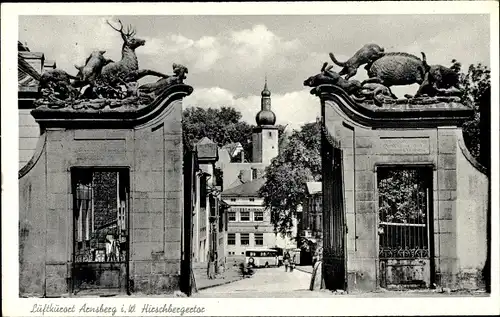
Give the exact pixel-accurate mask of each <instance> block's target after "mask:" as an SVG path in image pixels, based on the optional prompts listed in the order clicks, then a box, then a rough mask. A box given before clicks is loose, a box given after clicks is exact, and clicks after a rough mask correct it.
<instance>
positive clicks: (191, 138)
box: [182, 107, 253, 157]
mask: <svg viewBox="0 0 500 317" xmlns="http://www.w3.org/2000/svg"><path fill="white" fill-rule="evenodd" d="M252 129H253V126H252V125H250V124H248V123H246V122H244V121H241V113H240V112H239V111H237V110H236V109H234V108H231V107H221V108H220V109H216V108H208V109H204V108H200V107H196V108H188V109H186V110H184V112H183V116H182V133H183V141H184V152H186V150H193V146H194V144H195V143H196V142H198V141H199V140H201V139H202V138H204V137H207V138H209V139H211V140H212V141H214V142H215V143H217V145H218V146H220V147H221V146H224V145H226V144H229V143H235V142H240V143H241V145H242V146H243V148H244V150H245V153H246V155H248V153H249V152H250V151H251V146H252V144H251V141H252ZM247 157H248V156H247Z"/></svg>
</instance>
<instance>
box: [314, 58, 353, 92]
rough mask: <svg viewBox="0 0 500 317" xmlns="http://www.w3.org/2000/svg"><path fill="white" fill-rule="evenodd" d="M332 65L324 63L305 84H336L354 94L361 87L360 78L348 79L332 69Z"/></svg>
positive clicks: (315, 85)
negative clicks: (317, 72)
mask: <svg viewBox="0 0 500 317" xmlns="http://www.w3.org/2000/svg"><path fill="white" fill-rule="evenodd" d="M332 67H333V66H332V65H330V66H328V63H327V62H325V63H323V66H322V67H321V71H320V73H319V74H317V75H314V76H311V77H309V78H308V79H306V80H305V81H304V86H309V87H317V86H319V85H335V86H338V87H340V88H342V89H343V90H345V91H346V92H347V93H348V94H353V93H355V92H357V91H358V90H359V89H360V88H361V83H360V82H359V81H358V80H354V79H353V80H346V79H344V78H342V76H340V74H339V73H336V72H333V71H331V69H332Z"/></svg>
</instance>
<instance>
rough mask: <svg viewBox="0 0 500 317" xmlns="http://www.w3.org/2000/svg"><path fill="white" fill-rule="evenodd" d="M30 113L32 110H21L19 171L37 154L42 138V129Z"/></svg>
mask: <svg viewBox="0 0 500 317" xmlns="http://www.w3.org/2000/svg"><path fill="white" fill-rule="evenodd" d="M30 112H31V109H19V169H21V168H22V167H23V166H24V165H25V164H26V163H28V161H29V160H30V159H31V157H32V156H33V154H34V153H35V149H36V144H37V142H38V139H39V137H40V127H39V126H38V123H36V121H35V118H33V116H32V115H31V113H30Z"/></svg>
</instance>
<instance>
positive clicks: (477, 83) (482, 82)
mask: <svg viewBox="0 0 500 317" xmlns="http://www.w3.org/2000/svg"><path fill="white" fill-rule="evenodd" d="M490 78H491V76H490V69H489V68H488V67H487V66H485V65H482V64H481V63H479V64H477V65H470V66H469V69H468V71H467V73H462V74H460V84H461V86H462V89H463V91H464V94H463V97H462V102H463V103H464V104H465V105H468V106H470V107H471V108H472V109H474V116H473V118H472V119H471V120H469V121H467V122H465V123H464V125H463V134H464V141H465V145H466V146H467V148H468V149H469V151H470V152H471V154H472V155H473V156H474V157H475V158H476V159H478V160H479V162H481V158H480V153H481V146H483V147H489V146H490V144H486V142H485V141H484V140H483V142H481V138H480V132H481V131H480V119H481V111H488V112H489V111H490V103H491V101H490V100H485V99H484V98H482V97H483V94H485V92H486V91H487V90H489V89H491V79H490ZM481 102H483V103H487V104H484V105H481ZM481 108H482V109H481Z"/></svg>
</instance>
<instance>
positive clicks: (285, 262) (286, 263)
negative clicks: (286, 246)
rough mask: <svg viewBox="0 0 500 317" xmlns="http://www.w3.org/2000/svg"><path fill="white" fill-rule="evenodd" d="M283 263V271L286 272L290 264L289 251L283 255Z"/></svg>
mask: <svg viewBox="0 0 500 317" xmlns="http://www.w3.org/2000/svg"><path fill="white" fill-rule="evenodd" d="M283 263H284V264H285V272H288V266H289V265H290V253H288V251H287V252H286V253H285V255H284V256H283Z"/></svg>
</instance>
